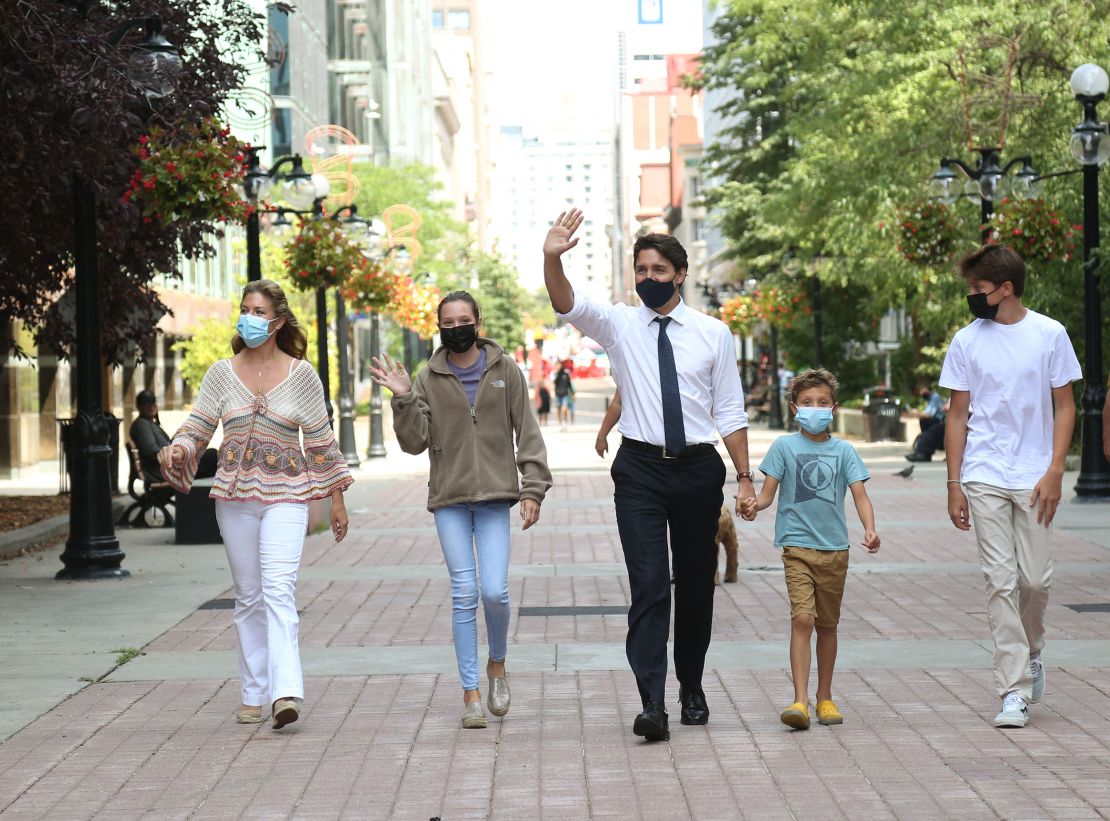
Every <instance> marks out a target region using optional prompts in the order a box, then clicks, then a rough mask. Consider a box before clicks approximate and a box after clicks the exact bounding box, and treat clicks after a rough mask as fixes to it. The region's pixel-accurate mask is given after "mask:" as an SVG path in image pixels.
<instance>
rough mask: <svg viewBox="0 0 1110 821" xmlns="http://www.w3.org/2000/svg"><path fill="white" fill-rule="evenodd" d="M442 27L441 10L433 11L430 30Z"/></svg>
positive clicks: (440, 29)
mask: <svg viewBox="0 0 1110 821" xmlns="http://www.w3.org/2000/svg"><path fill="white" fill-rule="evenodd" d="M443 28H444V23H443V12H442V11H433V12H432V31H443Z"/></svg>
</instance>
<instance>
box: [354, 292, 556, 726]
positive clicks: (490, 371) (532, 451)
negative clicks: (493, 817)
mask: <svg viewBox="0 0 1110 821" xmlns="http://www.w3.org/2000/svg"><path fill="white" fill-rule="evenodd" d="M437 316H438V320H439V336H440V339H441V340H442V342H443V344H442V345H441V346H440V348H439V349H438V350H437V351H436V352H435V353H434V354H433V355H432V358H431V359H430V360H429V361H428V365H427V367H425V368H424V369H423V370H421V371H420V372H419V373H418V374H417V375H416V379H415V381H413V380H411V379H410V378H409V375H408V373H407V372H406V371H405V367H404V365H402V364H401V363H400V362H394V361H392V360H391V359H390V358H389V357H388V356H383V357H382V359H381V360H378V359H375V360H374V363H373V367H372V368H371V369H370V376H371V378H373V380H374V381H375V382H377V383H378V384H379V385H381V386H383V387H385V388H388V389H389V390H390V391H392V392H393V399H392V401H391V404H392V407H393V430H394V431H395V432H396V434H397V442H398V444H400V445H401V448H402V449H403V450H404V451H405V452H406V453H423V452H424V451H425V450H429V451H430V455H431V475H430V477H429V482H428V510H430V511H431V512H432V514H433V515H434V517H435V524H436V532H437V533H438V534H439V543H440V547H441V548H442V549H443V558H444V561H445V562H446V563H447V570H448V572H449V573H450V575H451V600H452V622H451V623H452V627H451V633H452V639H453V640H454V644H455V659H456V661H457V662H458V667H459V679H460V681H461V683H462V688H463V714H462V726H463V727H464V728H465V729H480V728H483V727H485V726H486V714H485V712H484V711H483V710H482V694H481V691H480V690H479V689H478V626H477V615H478V596H479V592H481V598H482V606H483V610H484V613H485V617H486V638H487V640H488V642H489V659H488V661H487V663H486V675H487V677H488V679H489V695H488V699H487V706H488V707H489V711H490V712H491V713H493V714H494V715H495V716H503V715H505V714H506V713H507V712H508V711H509V704H510V692H509V684H508V678H507V674H506V672H505V657H506V654H507V650H508V647H507V645H508V634H509V508H510V507H511V506H512V505H514V504H516V503H517V502H520V518H521V520H522V522H523V527H522V529H523V530H527V529H528V528H530V527H531V526H532V525H534V524H535V523H536V522H537V521H539V518H540V504H541V503H542V502H543V498H544V495H545V494H546V493H547V489H548V488H549V487H551V471H550V470H548V467H547V449H546V447H545V446H544V442H543V437H542V436H541V435H540V429H539V426H538V425H537V424H536V419H535V417H534V416H533V415H532V409H531V407H530V406H529V402H528V383H527V381H526V380H525V378H524V376H523V374H521V372H520V369H519V368H517V366H516V363H515V362H513V359H512V357H510V356H507V355H506V354H505V353H504V351H502V349H501V348H500V347H498V345H497V343H496V342H494V341H493V340H492V339H486V338H485V337H481V336H479V335H478V327H479V323H480V322H481V313H480V312H479V310H478V303H477V302H475V300H474V297H472V296H471V295H470V294H468V293H467V292H466V291H453V292H452V293H449V294H448V295H447V296H445V297H444V298H443V301H442V302H440V303H439V309H438V314H437ZM514 437H515V439H516V448H515V451H514V447H513V439H514ZM518 472H519V475H520V477H523V480H522V481H521V479H520V478H518ZM475 556H477V564H475Z"/></svg>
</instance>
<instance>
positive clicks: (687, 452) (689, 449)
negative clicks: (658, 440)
mask: <svg viewBox="0 0 1110 821" xmlns="http://www.w3.org/2000/svg"><path fill="white" fill-rule="evenodd" d="M621 447H629V448H632V449H633V450H642V451H645V452H646V453H654V454H655V455H656V456H661V457H663V458H664V459H689V458H690V457H691V456H698V455H700V454H702V453H705V452H706V451H710V450H716V449H717V446H716V445H711V444H709V443H708V442H700V443H698V444H696V445H687V446H686V447H684V448H683V449H682V450H680V451H679V452H678V453H674V452H672V451H669V450H667V449H666V448H665V447H664V446H663V445H653V444H651V443H650V442H641V441H640V440H639V439H629V438H628V437H627V436H622V437H621Z"/></svg>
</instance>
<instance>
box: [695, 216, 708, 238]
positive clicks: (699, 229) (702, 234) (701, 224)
mask: <svg viewBox="0 0 1110 821" xmlns="http://www.w3.org/2000/svg"><path fill="white" fill-rule="evenodd" d="M708 235H709V227H708V226H707V225H706V224H705V220H701V219H698V220H694V241H695V242H704V241H705V238H706V237H707V236H708Z"/></svg>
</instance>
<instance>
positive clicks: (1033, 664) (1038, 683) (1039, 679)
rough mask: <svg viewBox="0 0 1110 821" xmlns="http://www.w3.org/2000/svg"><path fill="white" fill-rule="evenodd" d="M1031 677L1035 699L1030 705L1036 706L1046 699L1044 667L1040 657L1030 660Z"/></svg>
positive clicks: (1033, 698) (1032, 699) (1030, 701)
mask: <svg viewBox="0 0 1110 821" xmlns="http://www.w3.org/2000/svg"><path fill="white" fill-rule="evenodd" d="M1029 675H1030V676H1032V678H1033V692H1032V696H1033V697H1032V698H1031V699H1030V700H1029V703H1030V704H1036V703H1037V702H1039V701H1040V700H1041V699H1042V698H1044V665H1043V664H1041V657H1040V656H1037V657H1036V658H1031V659H1029Z"/></svg>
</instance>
